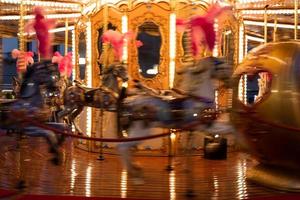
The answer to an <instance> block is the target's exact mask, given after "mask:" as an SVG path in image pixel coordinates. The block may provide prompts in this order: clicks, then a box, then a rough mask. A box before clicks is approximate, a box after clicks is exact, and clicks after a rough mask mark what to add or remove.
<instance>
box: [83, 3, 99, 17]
mask: <svg viewBox="0 0 300 200" xmlns="http://www.w3.org/2000/svg"><path fill="white" fill-rule="evenodd" d="M96 6H97V4H96V3H92V4H91V5H89V6H86V7H85V8H84V9H83V10H82V14H83V15H87V14H89V13H90V12H92V11H93V10H94V9H95V8H96Z"/></svg>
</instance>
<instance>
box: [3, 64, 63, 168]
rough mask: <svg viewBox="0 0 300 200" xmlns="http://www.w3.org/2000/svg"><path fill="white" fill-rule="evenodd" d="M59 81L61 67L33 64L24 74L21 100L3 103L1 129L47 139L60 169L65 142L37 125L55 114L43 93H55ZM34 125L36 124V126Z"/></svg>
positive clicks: (53, 160)
mask: <svg viewBox="0 0 300 200" xmlns="http://www.w3.org/2000/svg"><path fill="white" fill-rule="evenodd" d="M58 80H59V71H58V68H57V65H55V64H52V63H51V62H50V61H44V62H40V63H35V64H33V65H32V66H31V67H30V68H29V69H28V70H27V71H26V72H25V74H24V77H23V81H22V83H21V87H20V92H19V97H18V99H15V100H12V101H10V102H6V103H1V110H0V111H1V113H0V114H1V115H0V118H1V123H0V125H1V128H11V127H12V128H14V129H18V130H21V132H22V133H23V134H25V135H28V136H32V137H44V138H45V139H46V140H47V142H48V144H49V145H50V149H49V151H50V152H51V153H52V154H53V155H54V157H53V158H52V159H51V161H52V162H53V163H54V164H56V165H58V164H59V163H60V160H61V155H60V152H59V145H60V144H61V143H62V141H63V138H62V137H61V136H58V135H56V134H55V133H54V132H52V131H50V130H46V129H43V128H40V127H37V126H35V125H34V123H43V124H45V123H46V122H47V121H48V119H49V116H50V115H51V110H50V109H49V107H48V106H47V105H46V104H45V101H44V96H43V95H42V93H43V91H49V92H51V91H55V90H56V88H57V82H58ZM33 122H34V123H33ZM48 125H49V126H54V127H55V128H61V129H65V127H64V126H63V125H60V124H53V123H48Z"/></svg>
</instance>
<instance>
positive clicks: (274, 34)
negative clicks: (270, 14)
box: [273, 15, 277, 42]
mask: <svg viewBox="0 0 300 200" xmlns="http://www.w3.org/2000/svg"><path fill="white" fill-rule="evenodd" d="M276 32H277V15H275V19H274V29H273V42H276Z"/></svg>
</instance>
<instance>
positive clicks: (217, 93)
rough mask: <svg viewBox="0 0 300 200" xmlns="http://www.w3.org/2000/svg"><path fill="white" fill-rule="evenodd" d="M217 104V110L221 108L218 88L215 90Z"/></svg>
mask: <svg viewBox="0 0 300 200" xmlns="http://www.w3.org/2000/svg"><path fill="white" fill-rule="evenodd" d="M215 104H216V110H218V109H219V92H218V90H215Z"/></svg>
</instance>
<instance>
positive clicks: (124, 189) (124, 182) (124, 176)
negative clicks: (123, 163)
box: [121, 169, 127, 198]
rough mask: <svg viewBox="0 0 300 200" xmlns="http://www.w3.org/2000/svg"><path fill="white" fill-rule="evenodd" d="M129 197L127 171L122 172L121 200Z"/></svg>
mask: <svg viewBox="0 0 300 200" xmlns="http://www.w3.org/2000/svg"><path fill="white" fill-rule="evenodd" d="M126 197H127V171H126V170H125V169H123V170H122V174H121V198H126Z"/></svg>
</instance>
